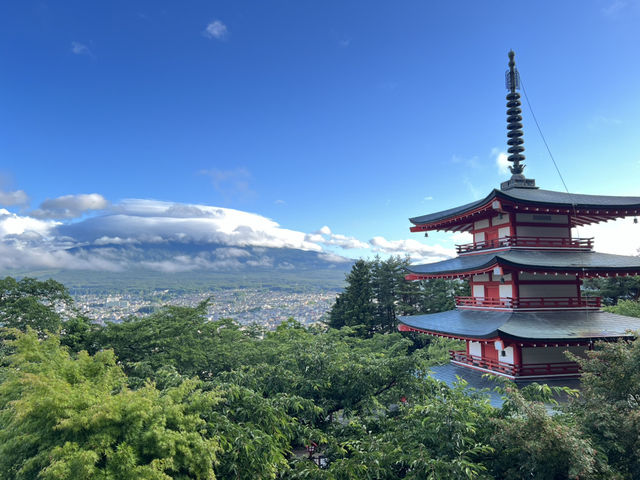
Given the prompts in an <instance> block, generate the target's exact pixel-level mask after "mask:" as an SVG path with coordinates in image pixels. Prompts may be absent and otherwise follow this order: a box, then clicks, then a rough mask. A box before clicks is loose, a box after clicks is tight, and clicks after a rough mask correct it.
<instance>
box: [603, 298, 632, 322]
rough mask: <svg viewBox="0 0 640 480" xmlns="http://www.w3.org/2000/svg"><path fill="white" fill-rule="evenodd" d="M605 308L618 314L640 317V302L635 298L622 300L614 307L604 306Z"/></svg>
mask: <svg viewBox="0 0 640 480" xmlns="http://www.w3.org/2000/svg"><path fill="white" fill-rule="evenodd" d="M604 310H606V311H607V312H612V313H617V314H618V315H626V316H628V317H638V318H640V302H637V301H634V300H620V301H619V302H618V303H617V304H616V305H613V306H612V307H604Z"/></svg>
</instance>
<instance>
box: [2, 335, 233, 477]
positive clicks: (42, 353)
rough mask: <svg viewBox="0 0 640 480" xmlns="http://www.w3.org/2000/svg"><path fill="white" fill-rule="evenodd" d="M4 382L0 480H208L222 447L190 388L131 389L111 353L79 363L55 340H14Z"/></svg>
mask: <svg viewBox="0 0 640 480" xmlns="http://www.w3.org/2000/svg"><path fill="white" fill-rule="evenodd" d="M13 346H14V348H15V349H16V352H15V353H14V354H13V355H11V356H10V357H9V362H10V365H9V367H7V370H8V371H7V376H6V379H5V381H4V382H3V383H2V384H1V385H0V479H11V480H14V479H16V480H17V479H23V478H24V479H26V478H36V477H37V478H44V479H56V480H58V479H69V480H71V479H74V480H77V479H93V478H104V479H140V478H146V479H171V478H193V479H213V478H215V474H214V470H213V467H214V464H215V463H216V462H217V455H218V453H219V452H220V450H221V447H220V440H219V439H217V438H215V437H214V436H211V435H208V434H207V433H206V425H207V424H206V421H205V419H203V418H202V416H201V414H200V411H202V410H206V409H210V408H212V406H214V405H217V404H218V403H219V402H220V401H221V398H220V395H219V393H218V392H207V393H203V392H199V391H198V390H197V389H196V383H195V382H185V383H183V384H182V385H181V386H180V387H178V388H175V389H169V390H167V391H166V392H164V393H162V392H159V391H158V390H156V389H155V388H154V387H153V385H147V386H145V387H143V388H141V389H139V390H136V391H132V390H129V389H128V388H127V387H126V377H125V375H124V373H123V372H122V370H121V369H120V368H119V367H118V366H117V365H116V362H115V357H114V356H113V353H112V352H111V351H102V352H99V353H98V354H96V355H95V356H94V357H90V356H89V355H88V354H86V353H80V354H79V356H78V357H77V359H73V358H71V357H70V355H69V354H68V353H67V352H66V351H65V350H64V349H62V348H60V346H59V341H58V339H57V338H56V337H55V336H54V337H51V338H48V339H46V340H44V341H39V340H38V338H37V336H36V335H35V333H28V334H17V339H16V340H14V341H13Z"/></svg>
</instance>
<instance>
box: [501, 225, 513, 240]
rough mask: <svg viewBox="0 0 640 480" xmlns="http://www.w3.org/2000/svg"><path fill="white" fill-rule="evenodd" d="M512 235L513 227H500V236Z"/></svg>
mask: <svg viewBox="0 0 640 480" xmlns="http://www.w3.org/2000/svg"><path fill="white" fill-rule="evenodd" d="M510 235H511V227H501V228H499V229H498V238H506V237H508V236H510Z"/></svg>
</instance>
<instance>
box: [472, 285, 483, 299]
mask: <svg viewBox="0 0 640 480" xmlns="http://www.w3.org/2000/svg"><path fill="white" fill-rule="evenodd" d="M473 296H474V297H484V285H474V286H473Z"/></svg>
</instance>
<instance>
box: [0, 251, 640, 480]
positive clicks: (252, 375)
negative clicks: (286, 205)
mask: <svg viewBox="0 0 640 480" xmlns="http://www.w3.org/2000/svg"><path fill="white" fill-rule="evenodd" d="M396 260H397V259H396ZM394 261H395V260H394ZM374 262H377V266H376V265H374V264H369V265H368V267H372V268H373V267H375V268H377V269H382V268H383V267H384V268H386V267H385V266H384V264H385V262H380V261H379V260H376V261H374ZM365 266H366V265H365ZM390 266H391V264H389V265H387V267H390ZM363 268H364V267H363V266H362V265H360V266H358V264H356V265H355V266H354V270H352V273H351V274H350V275H351V276H352V277H351V279H348V282H347V284H348V285H347V289H345V292H344V293H343V294H342V295H341V298H342V299H343V300H342V302H341V304H340V305H338V304H336V307H335V308H334V311H333V312H332V315H331V323H332V325H334V326H340V327H341V328H328V327H323V326H317V327H304V326H302V325H301V324H300V323H298V322H296V321H295V320H290V321H288V322H285V323H283V324H282V325H280V326H279V327H278V328H277V329H276V330H275V331H264V330H263V329H262V328H261V327H259V326H252V327H249V328H242V327H240V326H239V325H238V324H236V323H235V322H234V321H233V320H231V319H228V320H220V321H216V322H208V321H207V320H206V316H205V312H206V303H203V304H201V305H198V306H196V307H194V308H185V307H167V308H164V309H162V310H160V311H158V312H156V313H154V314H152V315H150V316H148V317H145V318H142V319H139V318H133V317H132V318H130V319H129V320H127V321H125V322H123V323H119V324H107V325H105V326H99V325H95V324H93V323H92V322H91V321H90V320H89V319H87V318H84V317H82V316H81V315H79V314H77V312H75V310H74V308H73V303H72V301H71V300H70V297H69V295H68V293H67V292H66V289H65V288H64V286H62V285H61V284H59V283H56V282H53V281H48V282H41V281H37V280H33V279H23V280H20V281H16V280H14V279H12V278H5V279H3V280H0V322H1V323H2V324H3V326H4V328H2V345H1V350H0V362H1V363H0V365H1V366H0V479H2V480H4V479H12V480H18V479H36V478H37V479H74V480H78V479H207V480H211V479H225V480H226V479H247V480H249V479H251V480H254V479H287V480H288V479H323V480H324V479H327V480H342V479H385V480H387V479H388V480H395V479H416V480H417V479H491V478H496V479H522V478H536V479H565V478H571V479H581V480H584V479H632V478H639V477H640V444H639V443H638V438H640V415H639V412H640V403H639V402H640V342H639V341H634V342H628V343H625V342H620V343H617V344H601V345H598V347H597V348H596V350H594V351H593V352H591V353H590V355H589V358H587V359H586V360H582V361H581V363H582V368H583V371H584V372H585V375H584V382H583V390H582V392H581V394H580V395H579V396H577V397H575V398H574V399H573V400H572V401H571V402H570V403H569V404H568V405H567V406H565V407H563V408H561V409H560V410H559V411H558V413H557V414H556V415H553V416H550V415H549V414H548V412H547V409H546V408H545V406H544V405H543V402H545V401H549V399H550V397H551V393H552V392H551V389H549V388H548V387H545V386H535V385H534V386H531V387H527V388H525V389H523V390H518V389H516V388H514V387H513V385H511V384H509V383H497V384H496V385H497V387H496V388H499V389H500V391H501V392H502V394H503V395H504V399H505V401H504V403H503V406H502V407H501V408H499V409H497V408H494V407H492V406H490V405H489V403H488V401H487V400H486V399H485V398H484V397H483V396H482V395H480V394H473V393H470V392H469V391H468V390H467V389H466V388H465V386H464V385H463V384H461V385H458V386H457V387H455V388H450V387H448V386H446V385H445V384H443V383H441V382H438V381H436V380H433V379H431V378H429V377H428V376H427V371H428V369H429V367H430V366H431V365H434V364H436V363H439V362H442V361H444V353H445V352H446V350H447V345H443V344H442V343H440V342H434V343H428V342H426V341H425V340H424V337H422V338H420V339H414V338H412V337H408V336H403V335H401V334H399V333H397V332H394V329H393V328H392V327H391V326H387V325H386V323H385V321H384V319H390V318H391V317H390V316H389V315H391V314H390V313H389V308H391V306H390V304H385V303H384V302H382V301H381V299H384V298H385V297H384V294H383V293H384V292H386V291H387V289H386V287H384V288H382V287H383V285H382V283H378V284H376V283H375V279H376V278H377V279H380V278H383V277H384V275H381V274H380V271H378V273H377V274H374V275H369V277H366V276H365V277H366V278H368V280H367V282H363V286H364V287H365V288H369V287H372V288H373V290H372V292H371V295H370V296H369V297H367V298H368V300H367V302H364V301H363V302H360V303H359V304H358V305H360V307H364V306H365V304H369V306H368V307H367V308H365V310H364V311H365V313H364V314H363V315H362V319H363V321H364V322H365V323H363V324H356V322H354V321H352V320H349V319H348V317H344V316H343V317H341V316H340V315H351V313H348V312H351V311H352V310H353V309H354V308H355V307H353V306H352V305H351V306H350V304H351V300H349V298H351V299H355V298H359V299H360V300H362V298H361V297H359V296H358V295H356V293H357V292H356V290H357V289H356V288H355V287H354V288H351V290H350V287H353V285H355V283H354V282H352V280H353V279H354V278H355V277H357V275H355V273H356V269H363ZM369 270H370V273H371V268H369ZM391 270H394V269H391ZM376 275H377V276H376ZM367 285H368V286H367ZM376 285H377V286H376ZM391 285H394V283H393V282H391ZM394 288H395V287H394ZM411 288H418V293H417V294H418V296H419V298H422V299H423V300H421V302H422V303H420V302H417V303H415V302H414V303H412V301H411V302H407V303H406V304H403V305H400V306H399V307H398V305H399V304H397V303H396V302H393V303H394V305H395V306H394V307H393V308H394V309H395V308H402V309H405V308H406V309H410V308H411V309H414V310H415V311H421V309H423V310H427V309H431V310H430V311H432V310H433V309H435V308H436V306H435V303H427V301H426V299H428V298H431V299H434V298H440V299H441V300H442V299H443V298H444V299H445V300H446V298H448V297H450V296H451V294H452V289H453V290H455V289H456V288H457V287H456V286H455V285H431V286H429V285H428V284H425V285H418V286H417V287H411ZM396 294H398V295H405V300H406V299H411V298H414V297H412V295H414V294H415V292H414V293H413V294H412V293H411V292H408V293H407V292H406V291H402V292H400V291H398V292H396V293H394V294H393V295H396ZM393 295H392V296H393ZM363 298H364V297H363ZM443 308H444V307H443ZM341 309H343V310H341ZM349 309H351V310H349ZM353 311H355V310H353ZM340 312H347V313H340ZM394 312H395V310H394ZM339 314H340V315H339ZM385 315H386V316H385ZM340 318H342V320H340ZM341 322H342V323H343V324H344V325H340V323H341ZM421 342H422V343H421ZM308 447H311V450H313V451H311V452H309V450H308V449H307V448H308Z"/></svg>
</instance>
